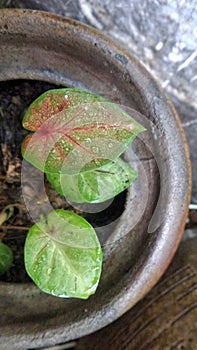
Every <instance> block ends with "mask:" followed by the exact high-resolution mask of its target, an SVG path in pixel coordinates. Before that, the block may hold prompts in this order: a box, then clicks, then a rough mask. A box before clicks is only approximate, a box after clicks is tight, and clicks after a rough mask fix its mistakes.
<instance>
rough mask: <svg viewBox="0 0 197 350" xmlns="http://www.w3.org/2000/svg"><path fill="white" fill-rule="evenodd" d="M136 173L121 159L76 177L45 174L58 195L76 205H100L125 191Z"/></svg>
mask: <svg viewBox="0 0 197 350" xmlns="http://www.w3.org/2000/svg"><path fill="white" fill-rule="evenodd" d="M136 177H137V173H136V172H135V171H134V170H133V169H132V168H131V167H130V165H129V164H128V163H126V162H125V161H124V160H122V159H121V158H118V159H117V160H116V161H114V162H113V161H111V162H110V163H108V164H105V165H104V166H102V167H100V168H98V169H94V170H89V171H86V172H82V173H79V174H78V175H67V174H53V173H50V174H47V179H48V180H49V182H50V183H51V184H52V186H53V187H54V188H55V190H56V191H57V192H58V193H59V194H60V195H63V196H65V197H66V198H67V199H68V200H70V201H72V202H76V203H85V202H87V203H101V202H104V201H106V200H108V199H110V198H113V197H115V196H117V195H118V194H119V193H121V192H123V191H124V190H125V189H127V188H128V187H129V186H130V184H131V182H133V181H134V180H135V179H136Z"/></svg>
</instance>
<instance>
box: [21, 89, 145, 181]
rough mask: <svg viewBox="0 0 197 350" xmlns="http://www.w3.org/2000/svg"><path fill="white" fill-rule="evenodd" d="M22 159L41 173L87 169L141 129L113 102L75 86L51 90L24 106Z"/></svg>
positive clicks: (121, 149)
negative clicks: (27, 131)
mask: <svg viewBox="0 0 197 350" xmlns="http://www.w3.org/2000/svg"><path fill="white" fill-rule="evenodd" d="M23 126H24V128H26V129H27V130H30V131H32V132H34V133H31V134H30V135H28V136H27V137H26V139H25V140H24V142H23V146H22V154H23V157H24V158H25V159H26V160H27V161H29V162H30V163H31V164H33V165H34V166H35V167H37V168H38V169H40V170H42V171H45V172H46V173H57V172H61V173H70V174H76V173H78V172H79V171H87V170H92V169H95V168H99V167H100V166H102V165H104V164H105V163H108V162H109V161H110V160H115V159H116V158H117V157H119V156H120V155H121V154H122V153H123V152H124V151H125V149H126V148H127V147H128V145H129V144H130V143H131V141H133V140H134V138H135V137H136V136H137V135H138V134H139V133H140V132H141V131H143V130H144V128H143V127H142V126H141V125H140V124H138V123H137V122H136V121H135V120H134V119H133V118H131V117H130V116H129V115H128V114H126V113H125V112H124V111H123V110H122V109H120V108H119V107H118V106H117V105H115V104H113V103H111V102H109V101H107V100H105V99H104V98H102V97H100V96H96V95H93V94H90V93H87V92H84V91H81V90H76V89H61V90H51V91H49V92H46V93H44V94H43V95H41V96H40V97H39V98H38V99H37V100H35V101H34V102H33V103H32V105H31V106H30V107H29V109H28V110H27V112H26V114H25V117H24V119H23Z"/></svg>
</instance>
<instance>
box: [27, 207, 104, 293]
mask: <svg viewBox="0 0 197 350" xmlns="http://www.w3.org/2000/svg"><path fill="white" fill-rule="evenodd" d="M101 265H102V251H101V246H100V243H99V241H98V238H97V236H96V233H95V231H94V229H93V227H92V226H91V225H90V224H89V223H88V222H87V221H86V220H85V219H83V218H81V217H80V216H78V215H76V214H74V213H72V212H69V211H64V210H60V209H59V210H54V211H52V212H51V213H50V214H49V215H48V218H47V222H46V221H45V220H44V218H42V219H41V220H40V221H39V222H38V223H37V224H35V225H33V226H32V228H31V229H30V230H29V232H28V235H27V238H26V242H25V267H26V270H27V273H28V274H29V276H30V277H31V278H32V280H33V281H34V282H35V284H36V285H37V286H38V287H39V288H40V289H41V290H42V291H44V292H46V293H49V294H52V295H55V296H58V297H74V298H81V299H86V298H88V297H89V296H90V295H91V294H94V293H95V291H96V288H97V285H98V282H99V279H100V274H101Z"/></svg>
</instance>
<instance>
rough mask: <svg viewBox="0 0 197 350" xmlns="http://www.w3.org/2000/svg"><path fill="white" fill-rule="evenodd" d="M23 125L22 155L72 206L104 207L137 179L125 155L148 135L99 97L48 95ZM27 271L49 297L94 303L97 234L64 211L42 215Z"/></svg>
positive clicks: (28, 246) (31, 239)
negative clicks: (142, 135)
mask: <svg viewBox="0 0 197 350" xmlns="http://www.w3.org/2000/svg"><path fill="white" fill-rule="evenodd" d="M23 126H24V128H26V129H27V130H29V131H30V132H31V133H30V134H29V135H28V136H27V137H26V138H25V140H24V142H23V145H22V154H23V157H24V158H25V159H26V160H27V161H28V162H29V163H31V164H32V165H33V166H35V167H36V168H38V169H40V170H41V171H42V172H44V173H46V177H47V179H48V181H49V182H50V183H51V185H52V186H53V187H54V188H55V190H56V191H57V192H58V193H59V194H60V195H61V196H64V197H66V199H67V200H69V201H72V202H76V203H85V202H87V203H101V202H103V201H106V200H108V199H110V198H113V197H114V196H116V195H117V194H119V193H121V192H122V191H124V190H125V189H126V188H128V187H129V186H130V184H131V183H132V181H134V180H135V178H136V177H137V173H136V172H135V171H134V170H133V169H132V168H131V167H130V165H129V164H128V163H126V162H125V161H124V160H123V159H122V158H121V155H122V153H123V152H124V151H125V150H126V148H127V147H128V145H129V144H130V143H131V142H132V141H133V140H134V139H135V137H136V136H137V135H138V134H139V133H140V132H142V131H144V130H145V129H144V128H143V127H142V126H141V125H140V124H139V123H137V122H136V121H135V119H134V118H131V116H130V115H128V114H127V113H125V111H124V110H122V109H121V108H120V107H119V106H117V105H116V104H114V103H112V102H110V101H108V100H106V99H104V98H103V97H101V96H97V95H94V94H91V93H89V92H86V91H83V90H78V89H56V90H50V91H47V92H45V93H44V94H42V95H41V96H40V97H39V98H38V99H36V100H35V101H34V102H33V103H32V104H31V106H30V107H29V108H28V110H27V112H26V114H25V116H24V119H23ZM0 248H1V247H0ZM25 267H26V271H27V273H28V274H29V276H30V277H31V278H32V280H33V281H34V282H35V284H36V285H37V286H38V287H39V288H40V289H41V290H42V291H44V292H46V293H49V294H52V295H55V296H59V297H76V298H82V299H86V298H88V297H89V296H90V295H91V294H94V293H95V291H96V288H97V285H98V282H99V279H100V275H101V269H102V250H101V245H100V243H99V240H98V238H97V235H96V232H95V230H94V228H93V227H92V226H91V225H90V224H89V223H88V222H87V221H86V220H85V219H84V218H82V217H80V216H79V215H77V214H75V213H73V212H69V211H65V210H63V209H59V210H53V211H51V212H50V213H49V214H48V216H47V217H44V216H41V217H40V221H38V222H37V223H36V224H35V225H33V226H32V228H31V229H30V230H29V232H28V234H27V238H26V243H25Z"/></svg>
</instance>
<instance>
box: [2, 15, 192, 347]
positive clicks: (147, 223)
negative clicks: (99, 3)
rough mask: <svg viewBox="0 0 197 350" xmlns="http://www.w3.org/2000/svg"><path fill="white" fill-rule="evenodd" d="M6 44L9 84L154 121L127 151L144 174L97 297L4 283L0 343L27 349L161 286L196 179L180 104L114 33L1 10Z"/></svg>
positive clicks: (113, 239) (85, 328) (100, 320)
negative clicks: (80, 92)
mask: <svg viewBox="0 0 197 350" xmlns="http://www.w3.org/2000/svg"><path fill="white" fill-rule="evenodd" d="M0 51H1V55H0V80H1V81H5V80H9V79H38V80H43V81H48V82H52V83H57V84H62V85H64V86H73V87H78V88H82V89H86V90H89V91H92V92H94V93H96V94H102V95H103V96H106V97H107V98H110V99H111V100H113V101H115V102H117V103H120V104H122V105H124V106H127V108H134V109H136V110H137V111H138V112H140V113H142V114H143V115H144V118H143V121H144V124H145V126H146V127H147V133H144V135H143V136H142V137H141V138H139V139H138V140H136V142H134V144H133V146H132V151H131V150H130V149H128V151H127V152H126V157H127V159H128V161H130V162H131V163H132V162H133V164H134V163H135V161H136V164H137V165H136V166H137V167H138V169H139V170H140V169H142V172H141V171H139V178H138V180H136V182H135V183H134V185H133V187H132V190H131V191H128V195H127V200H126V204H125V210H124V212H123V214H122V216H121V217H120V219H119V220H118V222H116V223H115V225H112V227H113V232H112V231H111V233H110V235H108V237H107V238H105V244H104V247H103V252H104V263H103V273H102V278H101V282H100V285H99V288H98V290H97V292H96V294H95V295H94V296H92V297H90V298H89V299H88V300H87V301H82V300H75V299H69V300H66V299H59V298H55V297H52V296H49V295H45V294H44V293H41V292H40V291H39V290H38V289H37V288H36V287H35V286H34V285H33V283H27V284H9V283H0V314H1V318H0V334H1V337H0V345H1V346H3V348H4V349H9V350H10V349H20V350H22V349H27V348H35V347H41V346H49V345H53V344H57V343H61V342H65V341H68V340H71V339H75V338H77V337H80V336H82V335H85V334H88V333H91V332H94V331H96V330H97V329H99V328H101V327H104V326H106V325H107V324H109V323H110V322H112V321H114V320H115V319H117V318H118V317H120V316H121V315H122V314H123V313H124V312H126V311H127V310H128V309H130V308H131V307H132V306H133V305H134V304H135V303H137V301H138V300H139V299H141V298H142V297H143V296H144V295H145V294H146V293H147V292H148V291H149V290H150V289H151V288H152V287H153V285H155V283H156V282H157V281H158V280H159V278H160V277H161V275H162V274H163V273H164V271H165V270H166V268H167V266H168V265H169V263H170V261H171V259H172V257H173V255H174V253H175V251H176V249H177V246H178V244H179V242H180V240H181V236H182V233H183V229H184V225H185V221H186V218H187V211H188V203H189V199H190V186H191V176H190V164H189V155H188V148H187V145H186V141H185V137H184V134H183V131H182V128H181V125H180V122H179V118H178V116H177V114H176V111H175V110H174V108H173V105H172V104H171V102H170V101H169V100H168V98H167V97H166V96H165V95H164V93H163V92H162V90H161V89H160V87H158V85H157V84H156V82H155V81H154V80H153V78H152V77H151V75H150V74H149V73H148V72H147V70H146V69H145V68H144V67H143V66H142V65H141V64H140V63H139V62H138V61H137V60H136V59H135V58H134V57H132V56H131V55H129V54H128V53H127V52H126V51H125V49H123V48H122V47H121V46H119V45H118V44H116V43H115V42H114V41H113V40H111V39H108V38H107V37H105V36H104V35H102V33H100V32H98V31H96V30H94V29H92V28H90V27H88V26H86V25H84V24H81V23H79V22H75V21H73V20H69V19H65V18H61V17H58V16H56V15H51V14H47V13H41V12H32V11H29V10H1V11H0ZM13 127H14V126H13ZM133 154H135V155H136V156H137V160H136V159H135V160H134V161H133ZM145 184H146V187H145ZM145 189H146V191H145ZM147 190H148V191H147ZM144 193H146V197H144ZM141 209H142V212H141V215H139V213H140V210H141ZM136 213H138V215H139V217H137V218H136ZM98 231H99V230H98ZM101 231H102V228H101V229H100V234H101V233H102V232H101Z"/></svg>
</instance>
